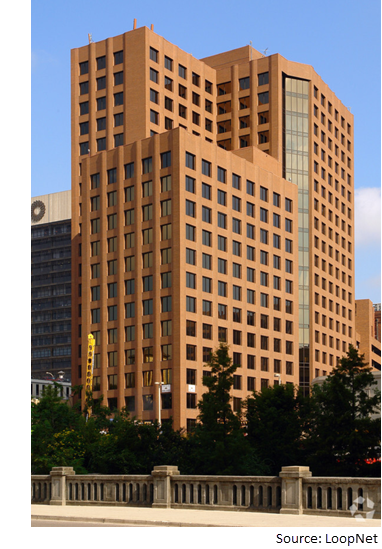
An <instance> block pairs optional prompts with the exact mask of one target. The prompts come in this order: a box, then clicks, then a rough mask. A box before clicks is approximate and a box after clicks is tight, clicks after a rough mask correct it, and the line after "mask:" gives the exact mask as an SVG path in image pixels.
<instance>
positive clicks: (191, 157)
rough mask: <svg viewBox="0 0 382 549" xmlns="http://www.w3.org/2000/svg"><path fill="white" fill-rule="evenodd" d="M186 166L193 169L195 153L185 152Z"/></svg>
mask: <svg viewBox="0 0 382 549" xmlns="http://www.w3.org/2000/svg"><path fill="white" fill-rule="evenodd" d="M186 168H190V170H195V155H194V154H191V153H189V152H186Z"/></svg>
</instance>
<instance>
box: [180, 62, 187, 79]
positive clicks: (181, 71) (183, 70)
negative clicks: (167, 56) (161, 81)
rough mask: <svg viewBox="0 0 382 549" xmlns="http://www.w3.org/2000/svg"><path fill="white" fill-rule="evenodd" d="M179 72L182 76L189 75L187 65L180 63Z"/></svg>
mask: <svg viewBox="0 0 382 549" xmlns="http://www.w3.org/2000/svg"><path fill="white" fill-rule="evenodd" d="M178 74H179V76H180V77H181V78H186V77H187V69H186V67H183V65H179V68H178Z"/></svg>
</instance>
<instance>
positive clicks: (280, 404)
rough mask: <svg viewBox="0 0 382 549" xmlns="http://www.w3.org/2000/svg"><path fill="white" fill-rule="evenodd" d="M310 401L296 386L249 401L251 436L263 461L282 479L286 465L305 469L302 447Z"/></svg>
mask: <svg viewBox="0 0 382 549" xmlns="http://www.w3.org/2000/svg"><path fill="white" fill-rule="evenodd" d="M307 405H308V403H307V399H304V398H303V396H302V394H301V392H298V391H297V389H296V388H295V387H294V386H293V385H274V386H273V387H265V388H263V389H262V390H261V391H260V392H257V393H254V394H253V396H251V397H248V399H247V401H246V408H247V415H246V417H247V427H246V428H247V434H248V440H249V442H250V443H251V445H252V446H254V447H255V448H256V449H257V452H258V454H259V457H260V458H261V459H262V460H263V461H264V462H265V463H268V464H269V466H270V470H271V474H273V475H278V474H279V472H280V471H281V467H282V466H285V465H303V461H304V457H303V451H302V447H301V439H302V433H303V431H304V428H305V411H306V409H307Z"/></svg>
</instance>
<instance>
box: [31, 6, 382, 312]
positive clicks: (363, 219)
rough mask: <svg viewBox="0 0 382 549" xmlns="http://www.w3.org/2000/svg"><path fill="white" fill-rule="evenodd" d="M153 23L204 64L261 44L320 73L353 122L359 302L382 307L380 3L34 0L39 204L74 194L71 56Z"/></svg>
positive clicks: (34, 151) (34, 175) (34, 167)
mask: <svg viewBox="0 0 382 549" xmlns="http://www.w3.org/2000/svg"><path fill="white" fill-rule="evenodd" d="M134 18H136V19H137V27H141V26H147V27H149V28H150V25H151V24H154V31H155V32H156V33H158V34H160V35H161V36H164V37H165V38H166V39H167V40H169V41H170V42H172V43H173V44H176V45H177V46H178V47H180V48H182V49H183V50H185V51H186V52H188V53H191V54H192V55H193V56H194V57H196V58H203V57H207V56H209V55H213V54H215V53H219V52H223V51H227V50H230V49H234V48H238V47H241V46H244V45H247V44H249V43H250V42H252V45H253V47H254V48H255V49H257V50H258V51H260V52H264V50H267V52H266V53H267V55H270V54H274V53H279V54H281V55H282V56H283V57H285V58H287V59H289V60H292V61H296V62H299V63H306V64H309V65H312V66H313V67H314V69H315V71H316V72H317V73H318V74H319V75H320V76H321V78H322V79H323V80H324V81H325V82H326V83H327V84H328V85H329V87H330V88H331V89H332V90H333V91H334V93H335V94H336V95H337V97H339V98H340V99H341V101H342V103H343V104H344V105H345V106H347V107H348V108H350V110H351V112H352V113H353V114H354V117H355V121H354V131H355V137H354V151H355V162H354V167H355V189H356V192H355V200H356V204H355V223H356V232H355V243H356V245H355V253H356V258H355V271H356V272H355V298H356V299H371V300H372V301H373V302H374V303H380V302H381V293H380V286H381V277H380V274H381V251H380V249H381V201H380V198H381V190H380V181H381V177H380V166H381V163H380V153H381V132H380V122H381V114H380V108H381V99H380V84H381V75H380V57H381V44H380V23H381V15H380V3H379V2H378V0H364V1H363V2H359V0H350V1H349V0H346V1H345V0H334V1H333V0H321V1H320V2H311V1H309V0H289V1H288V2H285V1H284V0H268V1H267V2H259V1H256V0H242V1H241V2H240V3H239V4H238V5H237V7H236V6H235V4H234V3H233V2H228V1H225V0H221V1H220V2H218V1H216V0H209V1H207V2H206V1H205V0H204V1H201V0H194V1H193V2H190V3H180V2H176V1H174V0H171V1H161V2H158V1H153V0H145V1H144V2H140V3H139V4H135V3H133V2H131V1H126V0H124V1H122V0H114V1H113V2H110V4H108V3H106V2H105V1H104V0H103V1H102V2H101V1H100V0H92V1H89V0H76V1H75V2H74V1H73V0H67V1H66V2H52V0H33V2H32V5H31V22H32V25H31V98H32V100H31V196H33V197H34V196H38V195H42V194H47V193H52V192H58V191H64V190H68V189H70V50H71V49H72V48H77V47H80V46H84V45H86V44H87V43H88V33H91V34H92V39H93V41H94V42H97V41H100V40H104V39H105V38H108V37H109V36H116V35H118V34H123V33H124V32H126V31H129V30H132V28H133V21H134Z"/></svg>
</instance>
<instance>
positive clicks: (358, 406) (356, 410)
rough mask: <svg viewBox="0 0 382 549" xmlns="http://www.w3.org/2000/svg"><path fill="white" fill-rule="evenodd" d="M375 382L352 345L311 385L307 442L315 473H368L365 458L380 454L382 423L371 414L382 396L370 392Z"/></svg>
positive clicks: (352, 474)
mask: <svg viewBox="0 0 382 549" xmlns="http://www.w3.org/2000/svg"><path fill="white" fill-rule="evenodd" d="M375 383H376V382H375V381H374V376H373V374H372V369H371V368H370V367H368V366H367V364H366V363H365V361H364V355H359V353H358V351H357V349H355V348H354V347H353V346H352V345H350V347H349V351H348V353H347V355H346V356H344V357H343V358H341V359H340V361H339V363H338V366H337V367H336V368H334V369H333V371H332V372H331V373H330V375H329V376H328V377H327V380H326V381H325V382H324V384H323V385H322V387H320V386H318V385H316V386H314V388H313V391H312V404H313V406H312V410H311V417H310V431H309V432H308V433H307V439H306V446H307V450H308V454H309V458H308V464H309V465H311V468H312V470H313V473H314V474H315V475H321V474H325V475H335V476H336V475H337V476H338V475H347V476H362V475H369V474H370V473H369V471H368V465H367V464H366V460H373V459H377V458H378V457H380V421H379V419H378V418H376V417H373V414H375V413H377V412H378V411H379V409H380V408H379V407H380V402H381V394H380V392H379V391H376V392H373V391H370V389H373V386H374V385H375ZM370 392H371V393H373V394H370ZM369 469H370V467H369Z"/></svg>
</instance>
